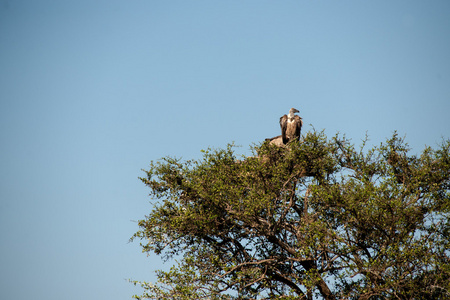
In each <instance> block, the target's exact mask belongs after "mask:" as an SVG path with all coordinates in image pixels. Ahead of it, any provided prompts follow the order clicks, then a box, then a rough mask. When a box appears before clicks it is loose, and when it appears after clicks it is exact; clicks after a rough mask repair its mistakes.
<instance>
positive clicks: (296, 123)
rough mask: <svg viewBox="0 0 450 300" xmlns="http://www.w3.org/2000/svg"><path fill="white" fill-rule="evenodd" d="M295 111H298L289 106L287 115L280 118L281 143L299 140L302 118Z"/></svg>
mask: <svg viewBox="0 0 450 300" xmlns="http://www.w3.org/2000/svg"><path fill="white" fill-rule="evenodd" d="M296 112H297V113H298V112H299V111H298V110H297V109H295V108H291V109H290V110H289V114H288V115H284V116H282V117H281V118H280V127H281V136H282V139H283V144H287V143H289V142H290V141H293V140H296V141H299V140H300V133H301V130H302V125H303V121H302V118H300V117H299V116H297V115H295V113H296Z"/></svg>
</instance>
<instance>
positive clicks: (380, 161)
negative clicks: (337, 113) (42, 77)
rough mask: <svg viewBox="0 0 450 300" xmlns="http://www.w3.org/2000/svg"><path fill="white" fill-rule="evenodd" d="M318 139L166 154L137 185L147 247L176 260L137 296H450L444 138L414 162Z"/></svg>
mask: <svg viewBox="0 0 450 300" xmlns="http://www.w3.org/2000/svg"><path fill="white" fill-rule="evenodd" d="M367 148H368V147H367V146H366V142H364V141H363V143H362V146H360V147H355V146H354V145H353V144H352V143H351V141H350V140H348V139H346V138H345V137H341V136H339V135H336V136H334V137H332V138H327V136H326V135H325V134H324V132H316V131H312V132H308V133H307V134H306V135H304V136H303V138H302V139H301V141H300V142H299V143H298V142H296V143H291V144H288V145H286V146H285V147H278V146H274V145H272V144H270V143H268V142H265V143H262V144H260V145H257V146H254V147H252V153H253V156H251V157H240V156H238V155H236V153H235V148H234V146H233V145H229V146H228V147H227V148H226V149H208V150H206V151H203V152H204V153H203V157H202V158H201V159H199V160H187V161H182V160H180V159H176V158H171V157H166V158H163V159H161V160H159V161H157V162H152V163H151V165H150V168H149V169H148V170H147V171H145V172H146V176H145V177H144V178H141V180H142V181H143V182H144V183H145V184H146V185H147V186H148V187H149V188H150V191H151V196H152V198H153V200H154V207H153V209H152V210H151V212H150V214H149V215H148V216H146V217H145V219H143V220H140V221H139V231H137V232H136V233H135V234H134V236H133V237H132V240H134V239H139V240H140V241H141V246H142V249H143V251H144V252H148V253H156V254H158V255H161V256H162V258H163V259H165V260H170V259H174V260H176V263H175V265H174V266H173V267H172V268H171V269H170V270H169V271H161V270H160V271H157V278H158V281H157V282H156V283H149V282H134V283H135V284H140V285H141V286H142V287H143V288H144V291H145V292H144V293H143V294H142V295H140V296H135V297H136V298H138V299H143V298H148V299H448V298H449V297H450V260H449V258H450V218H449V213H450V140H444V141H442V143H441V144H440V145H438V147H437V148H436V149H432V148H431V147H426V148H425V149H424V150H423V151H422V152H421V153H420V155H413V154H411V151H410V149H409V147H408V145H407V144H406V142H405V141H404V139H403V138H400V137H399V136H398V135H397V134H396V133H395V134H394V135H393V136H392V137H391V138H389V139H387V141H386V142H384V143H382V144H380V145H379V146H373V147H371V148H369V149H367Z"/></svg>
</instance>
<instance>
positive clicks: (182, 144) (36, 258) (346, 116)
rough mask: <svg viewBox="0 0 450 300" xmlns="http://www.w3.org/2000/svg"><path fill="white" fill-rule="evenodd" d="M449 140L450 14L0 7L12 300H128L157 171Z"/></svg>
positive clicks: (367, 8)
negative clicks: (342, 142)
mask: <svg viewBox="0 0 450 300" xmlns="http://www.w3.org/2000/svg"><path fill="white" fill-rule="evenodd" d="M291 107H295V108H297V109H299V110H300V114H301V116H302V117H303V118H304V121H305V124H306V125H305V127H304V131H308V130H310V129H311V126H310V124H312V125H313V126H314V127H315V128H316V129H319V130H321V129H325V130H326V133H327V134H329V135H333V134H335V133H336V132H338V131H339V132H341V133H345V134H346V135H347V136H348V137H349V138H352V139H353V141H354V142H355V143H356V144H358V143H359V142H360V141H361V139H363V137H364V136H365V134H366V132H367V133H368V134H369V136H370V139H371V140H370V142H371V143H373V144H379V143H380V142H382V141H384V140H385V139H386V138H387V137H389V136H391V135H392V133H393V132H394V130H398V132H399V133H400V135H401V136H406V140H407V141H408V142H409V144H410V145H411V147H412V148H413V151H414V152H419V151H420V150H422V149H423V147H424V145H425V144H427V145H431V146H436V144H437V143H439V142H440V140H441V138H442V137H447V138H448V137H450V117H449V115H450V1H447V0H442V1H438V0H434V1H423V0H420V1H412V0H408V1H406V0H404V1H391V0H389V1H361V0H358V1H345V0H343V1H325V0H319V1H317V0H295V1H294V0H292V1H273V0H271V1H265V0H245V1H243V0H227V1H225V0H224V1H211V0H205V1H196V0H191V1H186V0H180V1H162V0H160V1H156V0H133V1H116V0H107V1H106V0H105V1H103V0H102V1H99V0H98V1H91V0H90V1H85V0H78V1H60V0H54V1H50V0H40V1H26V0H0V125H1V127H0V145H1V148H0V153H1V160H0V298H1V299H15V300H22V299H38V300H40V299H45V300H56V299H58V300H59V299H65V300H79V299H109V300H119V299H130V298H131V296H132V295H133V294H134V293H140V292H141V291H140V289H139V288H136V287H133V286H132V285H131V284H129V283H128V282H127V279H128V278H131V279H136V280H151V279H153V278H154V277H153V270H154V269H157V268H160V267H161V263H160V261H159V259H158V257H153V256H152V257H146V256H145V255H144V254H142V253H141V252H140V248H139V245H138V244H139V243H137V242H136V243H131V244H130V243H128V239H129V238H130V236H131V235H132V234H133V233H134V232H135V231H136V230H137V229H138V228H137V224H136V223H134V222H133V220H139V219H142V218H143V217H144V215H146V214H148V213H149V211H150V209H151V205H150V204H149V201H150V200H151V199H150V198H149V197H148V193H149V191H148V190H147V189H146V187H145V186H143V184H142V183H141V182H140V181H139V180H138V179H137V178H138V176H142V175H143V172H142V171H141V169H142V168H146V167H147V166H148V165H149V163H150V161H151V160H157V159H159V158H161V157H163V156H176V157H182V158H185V159H191V158H199V157H200V155H201V153H200V150H201V149H205V148H207V147H209V146H211V147H216V148H220V147H224V146H225V145H226V144H227V143H229V142H232V141H234V142H235V143H236V144H238V145H242V146H243V147H242V148H240V151H242V152H246V151H248V149H249V145H250V144H252V143H258V142H260V141H262V140H263V139H264V138H267V137H272V136H276V135H278V134H279V125H278V119H279V117H280V116H281V115H282V114H285V113H287V112H288V110H289V108H291Z"/></svg>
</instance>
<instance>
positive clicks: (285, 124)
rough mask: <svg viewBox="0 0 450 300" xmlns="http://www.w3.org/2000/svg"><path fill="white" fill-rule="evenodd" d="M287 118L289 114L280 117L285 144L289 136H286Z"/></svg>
mask: <svg viewBox="0 0 450 300" xmlns="http://www.w3.org/2000/svg"><path fill="white" fill-rule="evenodd" d="M287 118H288V117H287V115H284V116H282V117H281V118H280V127H281V137H282V139H283V143H284V144H286V143H287V138H286V128H287Z"/></svg>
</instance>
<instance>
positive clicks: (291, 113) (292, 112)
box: [289, 108, 300, 115]
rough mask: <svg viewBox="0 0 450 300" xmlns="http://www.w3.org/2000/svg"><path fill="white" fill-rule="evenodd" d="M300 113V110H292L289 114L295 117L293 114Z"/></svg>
mask: <svg viewBox="0 0 450 300" xmlns="http://www.w3.org/2000/svg"><path fill="white" fill-rule="evenodd" d="M298 112H300V111H299V110H298V109H295V108H291V109H290V110H289V114H290V115H293V114H295V113H298Z"/></svg>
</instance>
